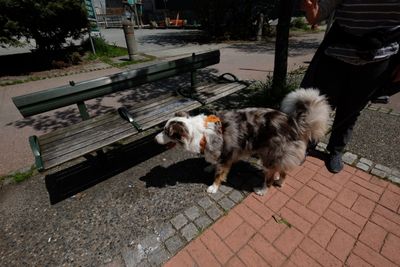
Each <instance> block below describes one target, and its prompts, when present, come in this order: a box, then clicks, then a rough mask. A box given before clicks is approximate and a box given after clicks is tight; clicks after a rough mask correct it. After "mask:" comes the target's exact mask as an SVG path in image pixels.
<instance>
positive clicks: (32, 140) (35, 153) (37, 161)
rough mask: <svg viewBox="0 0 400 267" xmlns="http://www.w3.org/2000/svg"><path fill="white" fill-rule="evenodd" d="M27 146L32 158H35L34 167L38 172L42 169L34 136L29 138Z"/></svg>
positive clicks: (40, 157) (38, 148) (40, 156)
mask: <svg viewBox="0 0 400 267" xmlns="http://www.w3.org/2000/svg"><path fill="white" fill-rule="evenodd" d="M29 145H30V146H31V149H32V152H33V156H34V157H35V165H36V168H37V169H38V171H42V170H43V169H44V166H43V160H42V154H41V152H40V146H39V139H38V138H37V136H36V135H32V136H29Z"/></svg>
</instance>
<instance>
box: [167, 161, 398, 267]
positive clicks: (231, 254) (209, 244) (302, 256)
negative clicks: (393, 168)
mask: <svg viewBox="0 0 400 267" xmlns="http://www.w3.org/2000/svg"><path fill="white" fill-rule="evenodd" d="M399 206H400V187H398V186H397V185H394V184H392V183H390V182H388V181H385V180H382V179H380V178H377V177H375V176H372V175H370V174H367V173H366V172H363V171H361V170H357V169H355V168H353V167H349V166H347V165H346V166H345V169H344V171H342V172H341V173H339V174H335V175H333V174H331V173H329V172H328V171H327V170H326V168H325V166H324V163H323V161H322V160H320V159H317V158H313V157H308V158H307V161H306V162H305V163H304V164H303V166H301V167H299V168H297V169H296V170H294V171H292V172H291V173H290V175H289V177H288V178H287V179H286V183H285V184H284V186H283V187H282V188H278V189H277V188H271V189H270V190H269V192H268V193H267V194H266V196H264V197H259V196H257V195H255V194H254V193H253V194H250V195H249V196H248V197H247V198H245V199H244V201H243V202H242V203H240V204H239V205H237V206H236V207H234V208H233V209H232V210H231V211H230V212H229V213H228V214H227V215H226V216H224V217H222V218H221V219H219V220H218V221H217V222H216V223H215V224H214V225H212V226H211V227H210V228H208V229H207V230H206V231H205V232H203V233H202V234H201V235H200V236H198V237H197V238H196V239H195V240H193V241H192V242H191V243H189V244H188V245H187V246H186V247H185V248H183V249H182V250H181V251H180V252H179V253H178V254H177V255H175V256H174V257H173V258H171V259H170V260H169V261H168V262H167V263H166V264H165V266H174V267H176V266H207V267H211V266H269V265H270V266H307V267H309V266H342V265H344V264H346V265H349V266H371V265H372V266H385V267H386V266H399V265H400V253H399V252H400V214H399V212H400V210H399ZM273 216H274V217H276V218H277V219H274V217H273ZM279 216H280V217H281V218H283V219H284V221H285V223H277V221H279Z"/></svg>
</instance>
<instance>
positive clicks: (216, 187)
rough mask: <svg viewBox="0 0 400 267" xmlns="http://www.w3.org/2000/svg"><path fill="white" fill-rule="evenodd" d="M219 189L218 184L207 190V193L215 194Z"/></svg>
mask: <svg viewBox="0 0 400 267" xmlns="http://www.w3.org/2000/svg"><path fill="white" fill-rule="evenodd" d="M218 187H219V186H217V185H216V184H212V185H210V186H209V187H208V188H207V193H210V194H215V193H217V191H218Z"/></svg>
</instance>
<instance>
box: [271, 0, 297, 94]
mask: <svg viewBox="0 0 400 267" xmlns="http://www.w3.org/2000/svg"><path fill="white" fill-rule="evenodd" d="M293 10H294V5H293V1H290V0H281V1H280V3H279V19H278V25H277V29H276V41H275V60H274V75H273V80H272V94H273V95H275V96H277V95H279V92H280V91H281V90H283V89H284V88H285V86H286V76H287V61H288V47H289V27H290V19H291V16H292V13H293Z"/></svg>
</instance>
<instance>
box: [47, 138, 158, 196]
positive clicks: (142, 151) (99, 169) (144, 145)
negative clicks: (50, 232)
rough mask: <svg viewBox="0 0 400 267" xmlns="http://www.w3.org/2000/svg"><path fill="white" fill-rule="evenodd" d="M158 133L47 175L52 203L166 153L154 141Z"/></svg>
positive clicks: (91, 156) (89, 157)
mask: <svg viewBox="0 0 400 267" xmlns="http://www.w3.org/2000/svg"><path fill="white" fill-rule="evenodd" d="M154 136H155V133H154V134H152V135H149V136H147V137H145V138H143V139H140V140H138V141H136V142H132V143H129V144H127V145H120V146H118V147H114V148H113V149H112V150H110V151H108V152H106V153H99V154H97V155H90V156H88V157H86V160H83V161H82V162H79V163H77V164H74V165H73V166H71V167H66V168H64V169H62V170H59V171H54V172H53V173H49V174H46V176H45V182H46V188H47V191H48V193H49V198H50V203H51V204H56V203H58V202H60V201H62V200H64V199H66V198H69V197H71V196H73V195H75V194H77V193H79V192H81V191H83V190H86V189H88V188H90V187H92V186H94V185H96V184H98V183H100V182H102V181H105V180H107V179H109V178H111V177H113V176H115V175H117V174H120V173H122V172H124V171H126V170H128V169H129V168H132V167H133V166H135V165H137V164H140V163H142V162H144V161H146V160H148V159H150V158H152V157H154V156H156V155H158V154H160V153H162V152H164V151H165V150H166V149H165V148H164V147H163V146H160V145H157V144H155V143H154V141H153V140H154Z"/></svg>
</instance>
